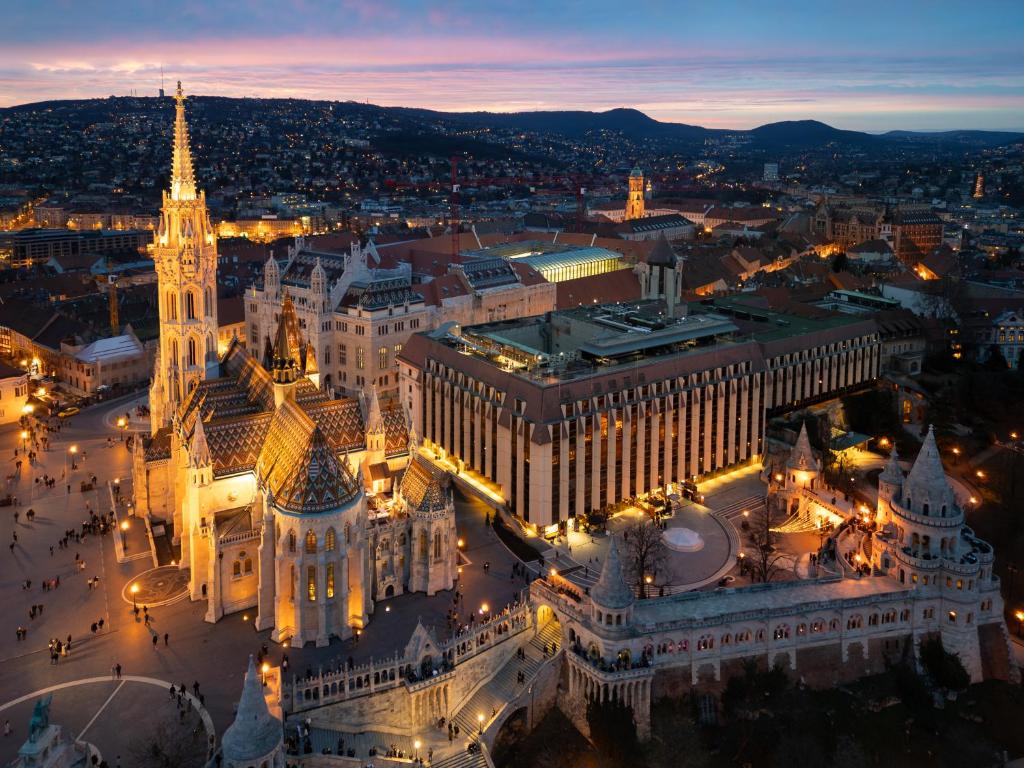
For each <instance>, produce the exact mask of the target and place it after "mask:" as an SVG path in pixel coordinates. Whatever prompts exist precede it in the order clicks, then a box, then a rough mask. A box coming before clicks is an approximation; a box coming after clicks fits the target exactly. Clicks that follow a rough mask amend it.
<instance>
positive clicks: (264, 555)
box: [133, 90, 457, 646]
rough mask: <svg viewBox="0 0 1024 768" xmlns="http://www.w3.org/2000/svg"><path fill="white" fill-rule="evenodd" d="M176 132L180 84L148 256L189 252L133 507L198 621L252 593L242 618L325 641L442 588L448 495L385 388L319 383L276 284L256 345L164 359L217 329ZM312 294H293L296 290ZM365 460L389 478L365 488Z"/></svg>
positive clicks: (305, 338) (181, 133) (316, 366)
mask: <svg viewBox="0 0 1024 768" xmlns="http://www.w3.org/2000/svg"><path fill="white" fill-rule="evenodd" d="M187 147H188V143H187V134H186V133H185V128H184V116H183V97H182V96H181V92H180V90H179V94H178V121H177V123H176V127H175V154H174V156H175V162H174V169H175V170H174V173H173V174H172V191H171V194H170V195H165V222H164V224H162V225H161V229H160V231H159V233H158V237H163V238H165V240H166V242H164V243H163V244H162V245H160V246H158V248H157V250H158V252H159V253H161V254H162V256H161V257H160V258H158V259H157V263H158V271H159V265H160V263H161V258H163V259H164V262H165V267H167V269H172V268H173V269H182V270H185V269H188V268H189V267H188V265H189V264H193V265H194V266H195V267H196V268H195V269H194V270H193V271H192V272H191V273H190V275H191V277H190V280H191V282H188V281H185V279H184V277H181V281H176V280H177V278H175V281H172V284H171V285H172V288H173V291H172V288H167V290H166V291H164V290H163V289H161V295H162V299H161V302H162V303H161V315H160V317H161V328H160V337H161V349H162V350H171V351H172V354H170V355H169V356H165V357H162V358H160V359H158V361H157V367H156V371H155V375H154V383H153V390H152V392H151V395H152V396H153V397H154V398H156V399H155V400H154V401H153V402H154V408H153V434H152V435H151V436H150V437H148V438H146V439H142V440H138V441H136V443H135V450H134V457H133V478H134V492H135V507H136V511H137V513H138V514H141V515H145V516H147V517H148V518H149V520H150V521H151V522H152V521H157V520H158V521H159V522H162V523H164V524H165V526H166V527H167V528H168V529H169V531H170V537H171V539H172V543H174V544H178V545H179V546H180V550H181V551H180V557H179V558H177V560H178V563H179V566H180V567H181V568H187V569H189V571H190V573H189V577H190V578H189V593H190V597H191V598H192V599H193V600H203V601H205V602H206V604H207V610H206V620H207V621H210V622H215V621H218V620H219V619H220V618H221V617H222V616H224V615H225V614H227V613H232V612H236V611H240V610H243V609H247V608H255V609H256V618H255V626H256V627H257V628H258V629H272V630H273V631H272V633H271V635H272V637H273V639H274V641H275V642H285V641H287V642H290V643H291V644H292V645H295V646H301V645H303V644H304V643H307V642H315V643H316V644H317V645H326V644H327V643H329V642H330V639H331V637H339V638H347V637H350V636H351V635H352V634H353V633H354V632H356V631H357V630H358V629H359V628H361V627H363V626H364V625H365V624H366V622H367V621H368V620H369V616H370V614H371V613H372V612H373V609H374V602H375V601H376V600H378V599H384V598H386V597H390V596H392V595H395V594H401V593H403V592H408V591H423V592H428V593H429V594H434V593H435V592H437V591H439V590H446V589H451V588H452V585H453V583H454V580H455V577H456V566H455V558H456V556H457V546H456V537H455V524H454V504H453V500H452V497H451V493H450V491H449V490H448V487H447V483H446V482H445V478H444V477H443V476H441V475H438V474H437V473H435V472H432V471H430V468H429V467H424V465H423V464H422V463H421V462H420V461H418V460H417V461H414V462H413V463H412V465H410V466H409V467H408V468H406V465H407V464H409V432H408V426H407V423H406V419H405V416H404V414H403V412H402V411H401V409H400V408H399V407H398V406H397V403H396V402H394V401H388V403H387V405H383V406H382V404H381V401H380V400H379V398H378V396H377V392H376V390H375V389H374V387H373V385H372V383H370V384H369V387H368V391H369V393H370V397H369V398H368V401H367V400H360V399H356V398H335V397H334V396H333V393H332V392H331V391H330V389H329V388H326V387H325V386H324V382H323V381H322V375H321V370H322V368H321V363H320V361H319V359H318V356H317V355H318V352H317V346H316V345H315V344H314V343H313V341H312V340H311V338H310V333H309V332H310V331H316V330H317V329H320V328H321V326H320V324H319V323H314V322H311V321H310V318H309V317H307V318H306V320H307V322H303V320H302V317H301V316H300V313H299V312H298V311H297V306H296V303H295V302H294V301H293V300H292V298H291V296H290V295H289V293H288V292H286V291H281V292H280V293H276V292H275V295H278V296H280V303H279V305H278V308H277V312H276V313H275V314H274V321H275V325H274V334H273V339H274V341H273V343H272V344H271V343H270V339H269V336H268V337H267V339H266V341H267V343H266V344H265V345H264V351H263V359H262V361H260V360H258V359H257V357H255V356H253V355H251V354H249V353H248V352H247V351H246V350H245V349H243V347H242V345H241V343H240V342H239V340H237V339H235V340H233V341H232V343H231V344H230V345H229V347H228V350H227V352H226V353H225V354H224V356H223V358H221V359H217V357H216V355H215V354H214V357H213V358H212V361H209V360H206V361H204V364H203V366H199V365H198V364H196V365H195V366H189V365H185V366H183V365H180V364H175V363H174V362H173V361H174V360H179V359H180V351H181V348H180V346H176V344H178V342H179V341H182V340H184V339H185V338H186V336H187V337H188V338H191V335H189V334H192V333H193V330H195V329H199V330H196V333H200V331H202V329H204V328H205V326H206V324H209V323H212V326H213V328H214V329H216V314H215V305H213V304H212V303H211V302H209V301H207V298H206V295H207V293H208V292H211V291H212V287H211V286H214V285H215V284H216V249H215V246H214V240H213V236H212V234H210V235H209V236H208V237H207V236H206V235H203V237H201V238H199V239H198V240H196V239H195V238H194V237H193V235H194V234H195V233H196V232H199V231H200V230H199V229H197V228H199V227H200V225H203V226H205V225H204V224H203V222H204V221H205V220H206V219H205V216H206V214H205V206H204V205H203V201H202V195H199V196H198V197H197V196H196V195H195V194H194V192H189V190H193V191H194V187H195V182H194V179H193V177H192V169H191V162H190V160H189V158H188V153H187ZM186 213H187V214H188V215H187V216H186ZM207 223H208V222H207ZM202 231H203V232H206V230H202ZM175 233H177V234H175ZM190 238H191V239H190ZM172 246H173V248H172ZM161 248H164V249H165V250H164V251H160V249H161ZM172 251H173V253H172ZM173 254H178V256H177V257H174V258H172V256H173ZM175 259H177V261H175ZM207 262H209V264H208V263H207ZM207 267H209V272H207V271H206V270H207ZM161 274H162V273H161ZM308 276H309V283H310V296H322V295H325V293H324V292H325V291H326V280H325V277H324V269H323V267H322V266H321V265H320V263H319V261H314V262H313V264H312V265H311V267H310V270H309V275H308ZM165 277H166V276H165V275H163V274H162V276H161V278H160V279H161V281H164V280H165ZM161 285H164V282H161ZM183 285H184V286H185V287H182V286H183ZM189 286H192V287H194V288H195V289H196V290H194V291H193V290H192V288H190V287H189ZM350 287H351V286H350ZM171 293H173V297H172V298H174V301H171V300H170V299H168V300H167V301H166V302H164V299H163V297H164V296H165V295H166V296H170V295H171ZM310 296H304V297H299V298H300V300H301V301H303V302H304V304H305V305H308V303H309V301H310V300H311V299H310ZM189 297H191V298H189ZM183 307H184V309H182V308H183ZM193 309H195V312H193ZM307 309H308V307H307ZM310 311H313V312H314V313H315V308H313V309H312V310H310ZM181 312H184V314H183V315H182V314H181ZM210 312H213V315H212V316H211V314H210ZM176 313H177V314H176ZM314 316H315V315H314ZM202 332H203V333H205V331H202ZM183 334H184V335H183ZM197 338H199V337H198V336H197ZM211 339H212V340H213V341H214V343H215V342H216V334H215V333H214V334H213V335H212V336H211ZM204 349H206V350H209V349H210V348H209V347H204ZM164 363H166V365H164ZM183 372H184V373H185V374H187V375H186V376H184V377H183V376H182V375H181V374H182V373H183ZM325 390H326V391H325ZM374 475H380V476H383V477H385V478H387V479H389V480H390V479H391V478H392V477H396V478H398V479H397V481H391V482H390V483H387V484H386V485H387V487H386V488H377V487H375V486H374V484H373V483H372V482H371V481H370V480H369V478H370V477H372V476H374ZM392 487H393V488H394V493H391V492H390V491H391V490H392ZM368 498H369V499H372V502H368Z"/></svg>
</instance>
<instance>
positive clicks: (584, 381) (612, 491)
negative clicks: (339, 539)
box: [399, 270, 880, 527]
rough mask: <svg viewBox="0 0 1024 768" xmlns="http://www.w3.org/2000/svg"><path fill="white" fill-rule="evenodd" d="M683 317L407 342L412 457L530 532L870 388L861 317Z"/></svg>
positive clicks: (508, 329) (710, 308)
mask: <svg viewBox="0 0 1024 768" xmlns="http://www.w3.org/2000/svg"><path fill="white" fill-rule="evenodd" d="M666 274H667V270H666ZM663 279H664V278H663ZM683 310H684V311H683V312H678V311H677V312H676V313H674V314H668V313H667V312H666V307H665V304H664V303H662V302H660V301H644V302H640V303H639V304H636V305H628V306H619V305H615V306H602V305H597V306H592V307H581V308H577V309H573V310H566V311H563V312H555V313H551V314H550V315H548V316H544V317H532V318H524V319H520V320H510V321H506V322H500V323H490V324H486V325H480V326H470V327H464V328H461V329H453V330H452V332H450V333H447V334H417V335H416V336H414V337H412V338H411V339H410V341H409V343H408V345H407V346H406V348H405V349H404V350H403V352H402V355H401V356H400V360H399V364H400V376H401V390H400V391H401V397H402V400H403V406H404V407H405V408H406V409H407V410H408V412H409V413H410V414H411V418H412V422H413V429H414V431H415V432H416V434H418V435H421V436H422V441H423V446H424V448H426V449H427V450H428V452H430V451H432V452H433V453H434V454H435V455H436V456H438V457H440V458H443V459H446V460H448V461H449V462H451V463H453V464H455V465H456V466H457V467H458V468H460V469H464V470H466V471H472V472H474V473H476V475H478V476H479V477H481V478H484V479H485V480H486V481H487V483H489V484H490V485H491V486H492V488H493V489H494V492H495V493H496V494H498V495H500V497H501V499H502V500H503V501H504V504H505V507H506V509H508V511H510V512H511V513H513V514H515V515H516V516H517V517H519V518H521V519H522V520H523V521H525V522H527V523H530V524H532V525H534V526H538V527H544V526H549V525H553V524H557V523H560V522H563V521H567V520H569V519H571V518H575V517H578V516H581V515H587V514H590V513H591V512H593V511H594V510H600V509H603V508H605V507H607V506H609V505H612V504H615V503H617V502H619V501H622V500H624V499H628V498H631V497H633V496H638V495H643V494H646V493H649V492H651V491H656V490H659V489H667V488H668V487H670V486H672V485H674V484H677V483H681V482H683V481H685V480H688V479H690V478H693V477H700V476H703V475H707V474H709V473H712V472H715V471H717V470H720V469H724V468H726V467H730V466H733V465H737V464H742V463H744V462H748V461H751V460H754V459H756V458H757V457H758V456H760V455H761V453H762V452H763V440H764V425H765V422H766V419H767V417H768V416H769V415H772V414H774V413H775V412H778V411H781V410H787V409H791V408H796V407H799V406H801V405H806V404H809V403H812V402H816V401H819V400H824V399H828V398H830V397H834V396H836V395H838V394H841V393H843V392H846V391H849V390H851V389H854V388H857V387H859V386H861V385H863V384H866V383H869V382H871V381H872V380H874V379H875V378H876V377H877V375H878V369H879V356H880V341H879V337H878V331H877V327H876V325H875V323H874V321H872V320H870V319H861V318H855V317H849V316H846V317H841V316H836V317H830V318H826V319H822V320H820V321H808V320H805V319H799V318H796V317H790V316H783V315H777V314H776V313H771V312H767V311H763V310H755V309H752V308H751V307H748V306H742V305H736V304H732V303H730V302H728V301H718V302H711V303H707V304H700V305H695V306H692V307H691V311H690V312H689V313H688V314H687V313H685V308H683Z"/></svg>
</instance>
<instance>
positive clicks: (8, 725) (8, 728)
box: [4, 720, 11, 736]
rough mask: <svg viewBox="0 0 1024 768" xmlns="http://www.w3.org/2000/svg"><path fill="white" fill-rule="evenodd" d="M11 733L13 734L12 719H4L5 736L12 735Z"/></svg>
mask: <svg viewBox="0 0 1024 768" xmlns="http://www.w3.org/2000/svg"><path fill="white" fill-rule="evenodd" d="M10 735H11V721H10V720H4V736H10Z"/></svg>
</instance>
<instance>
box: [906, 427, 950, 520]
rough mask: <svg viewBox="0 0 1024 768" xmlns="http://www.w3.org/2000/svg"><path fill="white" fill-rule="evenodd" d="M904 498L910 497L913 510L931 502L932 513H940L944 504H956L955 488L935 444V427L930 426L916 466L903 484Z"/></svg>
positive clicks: (915, 461)
mask: <svg viewBox="0 0 1024 768" xmlns="http://www.w3.org/2000/svg"><path fill="white" fill-rule="evenodd" d="M903 498H905V499H906V498H909V499H910V500H911V501H912V502H913V504H914V509H913V510H912V511H915V512H916V511H918V509H919V506H918V505H919V504H924V503H926V502H927V503H929V504H930V505H931V509H932V514H938V513H939V509H940V508H941V506H942V505H943V504H945V505H946V506H947V507H949V508H951V507H952V506H953V504H954V497H953V489H952V488H951V487H950V485H949V480H948V479H947V478H946V471H945V470H944V469H943V468H942V458H941V457H940V456H939V447H938V446H937V445H936V444H935V428H934V427H928V434H927V435H926V436H925V438H924V442H923V443H922V444H921V451H920V453H918V454H917V458H916V459H915V460H914V466H913V467H911V468H910V472H909V473H908V474H907V480H906V482H905V483H904V484H903Z"/></svg>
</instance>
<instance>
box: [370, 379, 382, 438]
mask: <svg viewBox="0 0 1024 768" xmlns="http://www.w3.org/2000/svg"><path fill="white" fill-rule="evenodd" d="M366 431H367V433H370V434H379V433H382V432H384V431H385V425H384V411H383V410H381V407H380V399H379V398H378V397H377V387H375V386H371V387H370V402H369V403H368V404H367V406H366Z"/></svg>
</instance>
